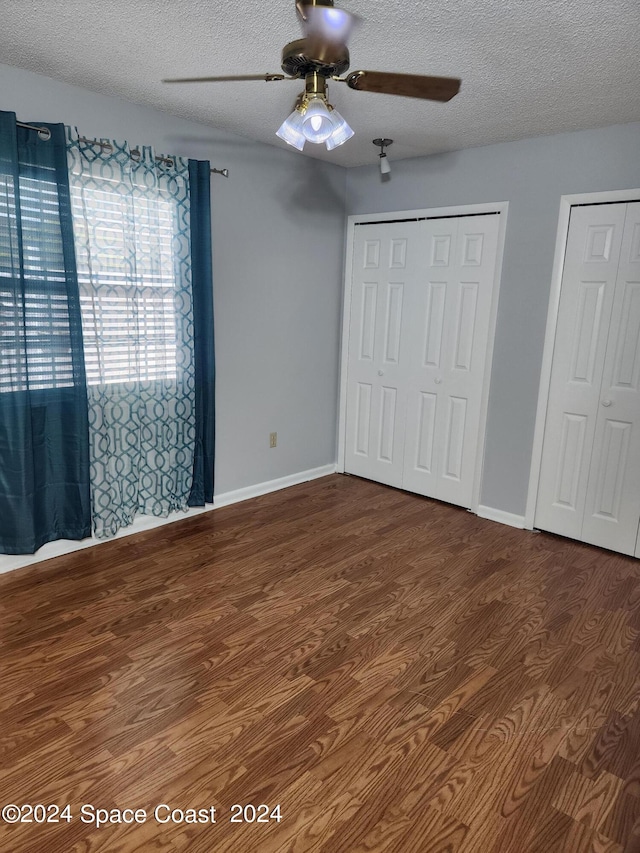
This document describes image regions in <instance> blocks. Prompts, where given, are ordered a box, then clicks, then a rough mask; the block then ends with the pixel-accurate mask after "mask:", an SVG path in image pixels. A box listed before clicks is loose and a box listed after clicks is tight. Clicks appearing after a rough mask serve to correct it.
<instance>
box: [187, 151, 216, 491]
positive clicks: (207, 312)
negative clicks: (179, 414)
mask: <svg viewBox="0 0 640 853" xmlns="http://www.w3.org/2000/svg"><path fill="white" fill-rule="evenodd" d="M189 195H190V198H191V282H192V288H193V315H194V359H195V428H196V444H195V449H194V458H193V485H192V487H191V494H190V495H189V506H204V504H205V503H213V466H214V447H215V360H214V339H213V289H212V279H213V271H212V258H211V165H210V163H209V161H208V160H189Z"/></svg>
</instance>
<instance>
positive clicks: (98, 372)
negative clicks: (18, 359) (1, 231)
mask: <svg viewBox="0 0 640 853" xmlns="http://www.w3.org/2000/svg"><path fill="white" fill-rule="evenodd" d="M67 147H68V158H69V161H68V162H69V185H70V191H71V206H72V212H73V227H74V234H75V245H76V258H77V269H78V283H79V288H80V303H81V313H82V330H83V337H84V350H85V365H86V374H87V394H88V405H89V448H90V481H91V503H92V519H93V530H94V534H95V535H96V536H98V537H107V536H110V535H113V534H114V533H116V532H117V530H118V529H119V528H120V527H123V526H126V525H128V524H131V522H132V521H133V518H134V517H135V515H136V514H137V513H144V514H149V515H157V516H166V515H168V514H169V513H171V512H174V511H176V510H186V509H187V507H188V505H189V497H190V493H191V489H192V483H193V470H194V446H195V441H196V423H195V408H196V394H195V366H194V343H193V338H194V318H193V298H192V286H191V258H190V239H191V235H190V194H189V162H188V161H187V160H184V159H181V158H179V157H171V158H158V157H156V156H155V154H154V151H153V150H152V149H151V148H150V147H147V146H138V147H130V146H129V145H128V144H127V143H124V142H123V143H120V142H114V141H110V142H102V144H99V145H98V144H95V142H90V141H83V140H82V138H79V137H78V135H77V133H76V132H75V131H71V130H67Z"/></svg>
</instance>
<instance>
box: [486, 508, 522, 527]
mask: <svg viewBox="0 0 640 853" xmlns="http://www.w3.org/2000/svg"><path fill="white" fill-rule="evenodd" d="M478 515H479V516H480V518H486V519H488V520H489V521H498V522H499V523H500V524H508V525H509V527H519V528H520V529H521V530H524V515H516V514H515V513H513V512H506V511H505V510H504V509H495V508H494V507H492V506H479V507H478Z"/></svg>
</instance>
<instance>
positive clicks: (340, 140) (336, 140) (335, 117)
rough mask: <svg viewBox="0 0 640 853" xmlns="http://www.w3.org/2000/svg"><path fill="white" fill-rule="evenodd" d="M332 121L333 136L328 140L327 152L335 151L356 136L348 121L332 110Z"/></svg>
mask: <svg viewBox="0 0 640 853" xmlns="http://www.w3.org/2000/svg"><path fill="white" fill-rule="evenodd" d="M330 116H331V121H332V122H333V131H332V133H331V136H330V137H329V138H328V139H327V140H326V142H325V145H326V146H327V151H333V149H334V148H337V147H338V146H339V145H344V143H345V142H346V141H347V139H351V137H352V136H353V135H354V132H353V130H352V129H351V128H350V127H349V125H348V124H347V122H346V120H345V119H343V118H342V116H341V115H340V113H339V112H338V110H336V109H332V110H331V112H330Z"/></svg>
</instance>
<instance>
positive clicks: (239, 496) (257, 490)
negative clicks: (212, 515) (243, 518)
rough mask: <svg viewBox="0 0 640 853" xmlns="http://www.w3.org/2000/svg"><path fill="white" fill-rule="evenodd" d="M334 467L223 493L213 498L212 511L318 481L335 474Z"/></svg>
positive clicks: (309, 471) (290, 475) (327, 466)
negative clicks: (310, 481) (311, 481)
mask: <svg viewBox="0 0 640 853" xmlns="http://www.w3.org/2000/svg"><path fill="white" fill-rule="evenodd" d="M335 473H336V466H335V465H323V466H322V467H321V468H309V470H308V471H300V472H299V473H298V474H289V475H288V476H286V477H279V478H278V479H277V480H267V481H266V482H265V483H256V485H255V486H247V487H246V488H244V489H236V490H235V491H233V492H223V493H222V494H221V495H214V496H213V506H214V509H215V508H217V507H221V506H229V504H235V503H238V502H239V501H246V500H249V498H259V497H260V495H268V494H269V492H278V491H280V489H286V488H288V487H289V486H297V485H299V484H300V483H306V482H308V481H309V480H318V479H319V478H320V477H326V476H327V475H328V474H335Z"/></svg>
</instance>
